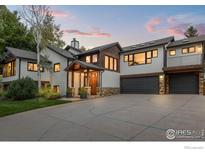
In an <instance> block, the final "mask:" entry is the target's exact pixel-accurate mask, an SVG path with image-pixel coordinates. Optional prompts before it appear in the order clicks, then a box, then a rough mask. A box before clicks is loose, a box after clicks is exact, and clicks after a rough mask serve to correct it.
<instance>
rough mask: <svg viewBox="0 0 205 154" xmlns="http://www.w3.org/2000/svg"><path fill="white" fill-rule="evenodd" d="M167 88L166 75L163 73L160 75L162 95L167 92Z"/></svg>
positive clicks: (160, 92)
mask: <svg viewBox="0 0 205 154" xmlns="http://www.w3.org/2000/svg"><path fill="white" fill-rule="evenodd" d="M160 76H162V77H160ZM165 90H166V87H165V75H164V74H161V75H159V94H160V95H164V94H165Z"/></svg>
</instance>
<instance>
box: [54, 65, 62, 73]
mask: <svg viewBox="0 0 205 154" xmlns="http://www.w3.org/2000/svg"><path fill="white" fill-rule="evenodd" d="M56 65H59V66H60V70H58V71H56V70H55V66H56ZM60 71H61V64H60V63H55V64H54V65H53V72H60Z"/></svg>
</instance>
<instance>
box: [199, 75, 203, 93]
mask: <svg viewBox="0 0 205 154" xmlns="http://www.w3.org/2000/svg"><path fill="white" fill-rule="evenodd" d="M199 94H200V95H204V73H199Z"/></svg>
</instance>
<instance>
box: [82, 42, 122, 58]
mask: <svg viewBox="0 0 205 154" xmlns="http://www.w3.org/2000/svg"><path fill="white" fill-rule="evenodd" d="M115 45H117V46H118V47H119V48H120V50H122V48H121V46H120V44H119V43H118V42H114V43H110V44H105V45H101V46H98V47H95V48H92V49H89V50H87V51H84V52H83V53H81V54H78V55H85V54H91V53H95V52H99V51H102V50H104V49H107V48H111V47H113V46H115Z"/></svg>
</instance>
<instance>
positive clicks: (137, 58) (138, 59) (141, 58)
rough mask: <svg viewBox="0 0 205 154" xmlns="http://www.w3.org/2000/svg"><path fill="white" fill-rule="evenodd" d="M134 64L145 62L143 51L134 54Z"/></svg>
mask: <svg viewBox="0 0 205 154" xmlns="http://www.w3.org/2000/svg"><path fill="white" fill-rule="evenodd" d="M134 63H135V64H145V52H143V53H137V54H134Z"/></svg>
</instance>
